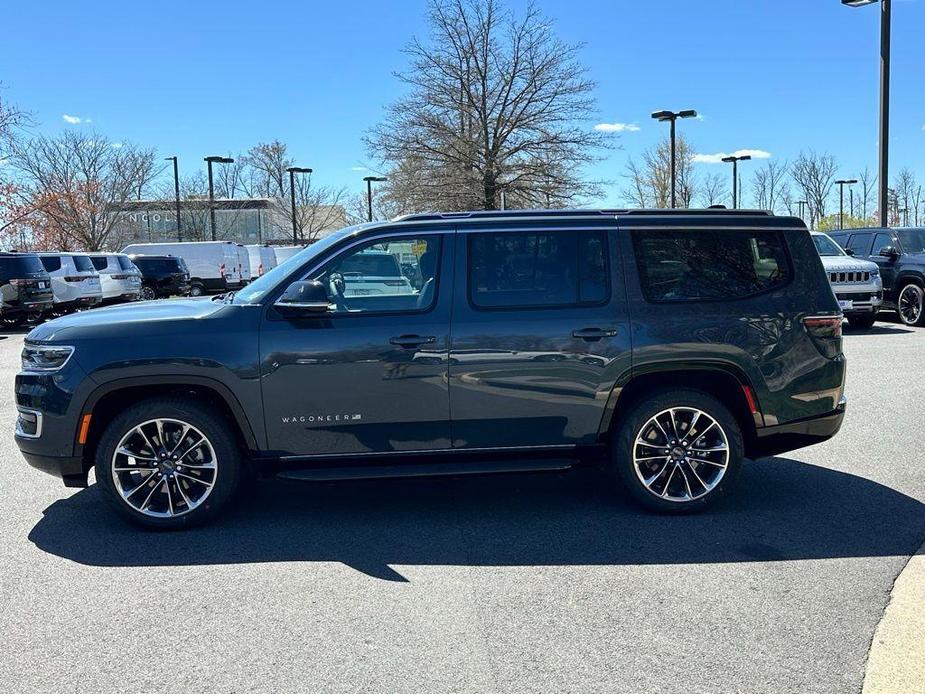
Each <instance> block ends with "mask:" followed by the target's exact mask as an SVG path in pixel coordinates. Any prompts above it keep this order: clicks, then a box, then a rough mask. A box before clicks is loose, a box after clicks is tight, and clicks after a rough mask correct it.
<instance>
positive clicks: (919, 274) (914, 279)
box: [896, 270, 925, 296]
mask: <svg viewBox="0 0 925 694" xmlns="http://www.w3.org/2000/svg"><path fill="white" fill-rule="evenodd" d="M907 284H917V285H918V286H920V287H922V288H925V272H923V271H919V270H902V271H900V273H899V274H898V275H897V276H896V296H899V291H900V290H901V289H902V288H903V287H905V286H906V285H907Z"/></svg>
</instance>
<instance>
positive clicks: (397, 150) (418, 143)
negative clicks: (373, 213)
mask: <svg viewBox="0 0 925 694" xmlns="http://www.w3.org/2000/svg"><path fill="white" fill-rule="evenodd" d="M427 17H428V21H429V25H430V29H431V32H430V37H429V40H427V41H422V40H418V39H413V40H412V41H411V43H410V44H409V45H408V46H407V47H406V49H405V52H406V53H407V54H408V55H409V56H410V60H411V65H410V68H409V69H408V70H406V71H405V72H402V73H399V74H398V75H396V76H397V77H398V79H399V80H401V82H403V83H404V84H405V85H407V86H408V87H409V93H408V95H407V96H405V97H403V98H401V99H399V100H397V101H396V102H394V103H393V104H391V105H390V106H389V107H388V108H387V115H386V119H385V121H384V122H383V123H381V124H380V125H378V126H377V127H375V128H373V129H372V130H371V131H370V132H369V133H368V135H367V137H366V143H367V145H368V146H369V147H370V150H371V152H373V153H374V154H375V155H376V156H377V157H378V158H379V159H381V160H382V161H383V163H384V164H385V167H384V168H386V169H387V170H388V177H389V183H388V184H387V187H388V188H391V189H392V190H391V195H392V196H393V197H394V198H396V199H398V198H399V197H401V198H402V203H401V204H402V207H403V209H405V210H406V211H417V210H426V209H433V208H435V207H438V208H442V209H447V210H465V209H479V208H485V209H497V208H498V207H499V204H500V194H501V191H502V189H504V190H506V191H509V192H511V193H513V195H514V197H515V198H517V197H518V196H519V197H520V198H522V199H523V200H524V201H529V202H532V201H534V200H539V201H542V202H543V203H545V200H546V197H547V195H549V196H550V198H552V197H555V199H556V200H558V201H561V202H562V204H566V203H567V202H568V201H571V200H574V199H577V198H580V197H582V196H587V195H595V194H597V193H599V190H600V186H599V183H596V182H588V181H586V180H584V179H583V178H582V177H581V175H580V169H581V168H582V166H583V165H585V164H587V163H589V162H591V161H594V160H595V156H594V152H595V149H596V148H598V147H602V146H605V145H606V140H605V139H604V136H603V134H602V133H599V132H595V131H594V130H592V129H590V128H588V127H586V125H585V124H584V122H585V121H587V120H588V119H589V118H590V117H591V115H592V112H593V106H594V99H593V96H592V91H593V89H594V83H593V82H592V81H591V80H590V79H588V77H587V76H586V71H585V69H584V68H583V67H582V65H581V64H580V62H579V60H578V53H579V49H580V46H576V45H570V44H566V43H564V42H562V41H560V40H559V39H558V38H557V37H556V36H555V34H554V33H553V29H552V23H551V22H550V21H549V20H548V19H547V18H546V17H544V16H543V15H542V14H541V13H540V11H539V10H537V9H536V8H535V7H533V6H532V5H530V6H528V7H527V9H526V10H525V12H524V14H523V16H522V17H520V18H518V17H515V16H514V15H513V14H512V13H510V12H509V11H507V10H505V9H504V8H503V7H502V4H501V2H500V1H499V0H430V3H429V10H428V14H427ZM408 161H413V162H414V164H415V166H414V167H409V166H407V165H406V162H408ZM412 168H413V169H414V170H412ZM406 176H410V178H411V181H412V182H411V183H410V184H409V183H407V182H406V181H405V180H404V177H406Z"/></svg>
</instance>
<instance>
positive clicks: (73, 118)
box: [61, 113, 83, 125]
mask: <svg viewBox="0 0 925 694" xmlns="http://www.w3.org/2000/svg"><path fill="white" fill-rule="evenodd" d="M61 117H62V118H63V119H64V122H65V123H70V124H71V125H77V124H78V123H82V122H83V118H80V117H79V116H69V115H67V114H66V113H65V114H64V115H63V116H61Z"/></svg>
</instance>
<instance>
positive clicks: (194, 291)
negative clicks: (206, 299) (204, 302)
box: [189, 284, 206, 296]
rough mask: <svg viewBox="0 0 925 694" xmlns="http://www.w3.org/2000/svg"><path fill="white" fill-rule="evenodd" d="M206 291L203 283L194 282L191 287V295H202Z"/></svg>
mask: <svg viewBox="0 0 925 694" xmlns="http://www.w3.org/2000/svg"><path fill="white" fill-rule="evenodd" d="M205 293H206V288H205V287H203V286H202V285H201V284H194V285H192V286H191V287H190V288H189V295H190V296H202V295H203V294H205Z"/></svg>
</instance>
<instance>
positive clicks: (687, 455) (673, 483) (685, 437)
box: [633, 407, 729, 503]
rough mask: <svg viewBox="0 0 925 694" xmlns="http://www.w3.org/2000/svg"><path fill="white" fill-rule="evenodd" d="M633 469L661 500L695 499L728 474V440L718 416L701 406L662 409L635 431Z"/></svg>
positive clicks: (675, 501)
mask: <svg viewBox="0 0 925 694" xmlns="http://www.w3.org/2000/svg"><path fill="white" fill-rule="evenodd" d="M633 469H634V470H635V471H636V477H637V478H638V479H639V481H640V482H641V483H642V486H643V487H644V488H645V489H646V491H648V492H649V493H650V494H652V495H654V496H656V497H658V498H659V499H662V500H663V501H670V502H674V503H688V502H691V501H696V500H697V499H700V498H703V497H704V496H706V495H707V494H709V493H710V492H711V491H713V490H714V489H715V488H716V487H717V486H718V485H719V483H720V482H722V480H723V478H724V477H725V476H726V471H727V470H728V469H729V438H728V437H727V436H726V432H725V431H724V430H723V427H722V426H721V425H720V423H719V422H718V421H717V420H716V418H715V417H712V416H710V415H709V414H707V413H706V412H704V411H703V410H699V409H697V408H695V407H672V408H669V409H667V410H662V411H661V412H659V413H658V414H656V415H654V416H653V417H651V418H650V419H649V420H648V421H647V422H646V423H645V424H643V425H642V427H641V428H640V429H639V431H638V432H637V434H636V438H635V440H634V442H633Z"/></svg>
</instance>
